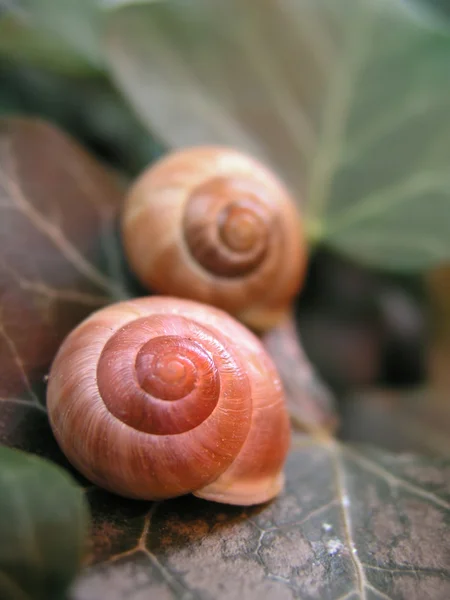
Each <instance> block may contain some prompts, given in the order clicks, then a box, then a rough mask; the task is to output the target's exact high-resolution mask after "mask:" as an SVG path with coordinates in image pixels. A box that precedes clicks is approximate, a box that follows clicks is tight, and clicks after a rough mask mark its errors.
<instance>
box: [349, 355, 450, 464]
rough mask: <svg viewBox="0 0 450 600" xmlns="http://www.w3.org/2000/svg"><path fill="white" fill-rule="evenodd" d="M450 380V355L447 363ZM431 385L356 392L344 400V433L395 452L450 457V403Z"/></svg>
mask: <svg viewBox="0 0 450 600" xmlns="http://www.w3.org/2000/svg"><path fill="white" fill-rule="evenodd" d="M446 372H447V380H448V355H447V362H446ZM448 390H449V388H448V387H447V388H446V390H445V393H443V391H442V390H438V389H435V388H433V387H432V386H431V384H430V383H429V384H427V385H424V386H422V387H421V388H418V389H414V390H407V391H402V392H401V391H398V390H385V389H375V390H368V391H364V392H359V393H353V394H352V395H351V396H350V397H349V398H347V399H346V400H345V401H343V402H342V403H341V415H342V419H341V420H342V423H343V426H342V428H341V430H340V435H341V436H342V437H343V438H344V439H346V440H351V441H352V442H356V443H363V442H364V443H365V444H372V445H375V446H378V447H382V448H385V449H387V450H390V451H393V452H419V453H420V454H422V455H427V456H437V457H440V456H450V436H449V431H450V403H449V401H448V397H449V396H448Z"/></svg>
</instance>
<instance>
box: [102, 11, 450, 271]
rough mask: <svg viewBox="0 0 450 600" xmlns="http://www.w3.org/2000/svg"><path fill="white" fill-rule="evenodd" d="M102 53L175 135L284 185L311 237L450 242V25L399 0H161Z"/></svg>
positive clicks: (430, 244)
mask: <svg viewBox="0 0 450 600" xmlns="http://www.w3.org/2000/svg"><path fill="white" fill-rule="evenodd" d="M105 44H106V53H107V55H108V58H109V65H110V68H111V71H112V73H113V75H114V76H115V78H116V80H117V82H118V84H119V86H120V87H121V88H122V90H123V92H124V94H125V95H126V96H127V97H128V99H129V100H130V102H131V103H132V105H133V106H134V108H135V109H136V111H137V113H138V114H139V115H140V116H141V117H142V119H143V121H144V123H146V124H147V126H148V127H149V128H150V129H151V130H152V131H156V133H157V134H158V135H159V136H160V137H161V138H162V139H164V140H165V141H166V142H167V143H168V144H169V145H172V146H185V145H191V144H198V143H222V144H229V145H234V146H238V147H240V148H242V149H243V150H246V151H249V152H251V153H252V154H255V155H257V156H259V157H260V158H261V159H263V160H265V161H267V162H268V163H269V164H270V165H272V167H273V168H275V169H276V170H277V172H278V173H279V174H280V176H282V177H283V178H284V179H285V180H286V181H287V182H288V183H289V184H290V186H291V187H292V189H293V190H294V192H295V194H296V196H297V198H298V200H299V204H300V205H301V206H302V207H303V209H304V212H305V216H306V220H307V227H308V229H309V234H310V239H311V241H313V242H314V241H320V242H323V243H326V244H329V245H331V246H333V247H334V248H336V249H338V250H339V251H341V252H343V253H345V254H348V255H350V256H351V257H353V258H355V259H358V260H360V261H363V262H366V263H369V264H372V265H375V266H380V267H383V268H389V269H404V270H409V269H425V268H427V267H429V266H430V265H433V264H435V263H439V262H442V261H444V260H448V259H449V258H450V243H449V240H450V226H449V223H450V219H449V214H450V177H449V169H448V156H449V155H450V102H449V97H450V69H449V67H448V65H449V64H450V32H449V30H448V29H446V28H444V27H443V25H442V24H439V23H438V22H437V20H433V13H431V12H428V11H426V10H423V11H419V10H417V7H415V6H414V4H413V3H408V2H404V1H403V0H389V1H387V0H342V1H340V2H339V3H336V2H335V0H298V1H295V2H293V1H284V2H281V1H279V2H272V1H269V0H262V1H260V2H258V3H255V2H252V0H193V1H191V2H188V3H187V2H184V1H183V0H169V1H167V2H139V3H136V4H134V5H133V3H127V4H126V5H125V6H120V5H119V7H118V8H117V9H116V10H112V11H111V12H110V13H109V19H108V27H107V35H106V42H105Z"/></svg>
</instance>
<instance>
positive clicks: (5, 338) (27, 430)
mask: <svg viewBox="0 0 450 600" xmlns="http://www.w3.org/2000/svg"><path fill="white" fill-rule="evenodd" d="M121 198H122V194H121V191H120V188H119V186H118V184H117V182H116V181H115V180H114V178H113V177H112V176H111V175H110V174H108V173H107V172H106V170H105V169H103V168H102V167H101V166H100V165H99V164H98V163H97V162H95V161H94V160H93V159H91V158H90V157H89V156H88V155H87V154H86V153H85V152H84V151H83V150H82V149H81V148H80V147H79V146H78V145H77V144H76V143H75V142H73V141H72V140H71V139H70V138H68V137H66V136H65V135H64V134H63V133H61V132H60V131H58V130H56V129H55V128H53V127H51V126H50V125H47V124H44V123H43V122H40V121H34V120H26V119H3V120H0V215H1V216H0V364H1V366H2V375H1V378H0V443H6V444H11V445H15V446H17V447H19V448H22V449H24V450H32V451H34V452H37V453H39V454H44V455H46V454H52V453H54V452H55V451H56V450H55V447H56V444H55V442H54V441H53V439H52V436H51V435H50V434H49V431H48V430H49V426H48V421H47V416H46V414H45V412H44V408H43V400H42V392H43V389H44V376H45V375H46V373H47V371H48V368H49V365H50V362H51V360H52V359H53V356H54V354H55V352H56V350H57V349H58V347H59V345H60V343H61V341H62V339H63V338H64V337H65V336H66V335H67V333H68V332H69V331H70V330H71V329H72V328H73V327H74V326H75V325H76V324H77V323H78V322H79V321H81V320H82V319H83V318H84V317H85V316H87V315H88V314H89V313H90V312H92V311H93V310H95V309H96V308H99V307H101V306H103V305H104V304H106V303H108V302H110V301H111V299H112V298H119V297H121V296H122V295H123V294H125V292H124V283H123V280H122V279H123V277H124V275H123V272H122V266H123V264H122V258H121V255H120V253H119V249H118V245H117V243H116V240H115V237H116V232H115V228H116V224H115V215H116V212H117V210H118V208H119V206H120V202H121Z"/></svg>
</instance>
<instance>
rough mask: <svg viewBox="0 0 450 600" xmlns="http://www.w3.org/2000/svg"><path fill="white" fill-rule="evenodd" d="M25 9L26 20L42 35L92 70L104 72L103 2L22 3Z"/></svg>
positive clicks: (24, 0)
mask: <svg viewBox="0 0 450 600" xmlns="http://www.w3.org/2000/svg"><path fill="white" fill-rule="evenodd" d="M21 9H22V11H23V12H24V13H25V15H24V17H23V18H25V20H26V21H28V22H29V23H30V24H31V26H32V27H33V28H35V29H36V30H38V31H40V32H41V33H42V35H44V34H46V35H47V36H51V37H52V38H54V40H55V43H56V42H58V41H59V43H60V45H62V47H63V48H65V49H67V52H71V53H73V54H75V55H78V56H79V57H80V59H84V60H85V61H86V62H87V63H88V64H90V65H91V66H92V67H94V68H96V69H101V68H102V63H103V57H102V51H101V48H100V45H99V37H100V23H101V0H22V1H21Z"/></svg>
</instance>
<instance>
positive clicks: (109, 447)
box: [47, 296, 290, 505]
mask: <svg viewBox="0 0 450 600" xmlns="http://www.w3.org/2000/svg"><path fill="white" fill-rule="evenodd" d="M47 405H48V411H49V417H50V423H51V426H52V428H53V431H54V434H55V436H56V439H57V441H58V443H59V445H60V446H61V448H62V450H63V452H64V453H65V454H66V456H67V458H68V459H69V460H70V461H71V462H72V464H73V465H74V466H75V467H76V468H77V469H78V470H79V471H80V472H81V473H83V474H84V475H85V476H86V477H87V478H88V479H90V480H91V481H93V482H94V483H96V484H98V485H99V486H101V487H104V488H106V489H108V490H110V491H113V492H116V493H118V494H120V495H123V496H127V497H131V498H141V499H148V500H157V499H164V498H171V497H174V496H179V495H182V494H186V493H189V492H192V493H194V494H195V495H197V496H199V497H201V498H206V499H209V500H215V501H219V502H226V503H230V504H241V505H247V504H258V503H261V502H265V501H266V500H269V499H271V498H273V497H274V496H276V495H277V494H278V493H279V491H280V489H281V488H282V486H283V474H282V468H283V463H284V461H285V458H286V454H287V450H288V445H289V439H290V432H289V419H288V415H287V412H286V408H285V403H284V396H283V392H282V387H281V383H280V381H279V378H278V374H277V372H276V370H275V368H274V366H273V364H272V362H271V360H270V358H269V357H268V355H267V354H266V352H265V351H264V349H263V347H262V345H261V343H260V342H259V340H258V339H257V338H256V337H255V336H254V335H253V334H252V333H251V332H250V331H248V330H247V329H246V328H245V327H244V326H243V325H241V324H240V323H238V322H237V321H235V320H234V319H233V318H232V317H230V316H229V315H227V314H226V313H224V312H222V311H220V310H218V309H214V308H211V307H208V306H205V305H202V304H199V303H197V302H193V301H189V300H185V301H183V300H178V299H175V298H168V297H161V296H158V297H156V296H155V297H151V298H142V299H135V300H130V301H126V302H121V303H118V304H114V305H111V306H108V307H106V308H104V309H102V310H99V311H97V312H96V313H93V314H92V315H91V316H90V317H89V318H88V319H87V320H85V321H84V322H83V323H81V324H80V325H79V326H78V327H77V328H76V329H75V330H74V331H73V332H72V333H71V334H70V335H69V336H68V337H67V338H66V340H65V342H64V343H63V345H62V346H61V348H60V350H59V352H58V354H57V356H56V358H55V360H54V363H53V365H52V369H51V372H50V376H49V383H48V391H47Z"/></svg>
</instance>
